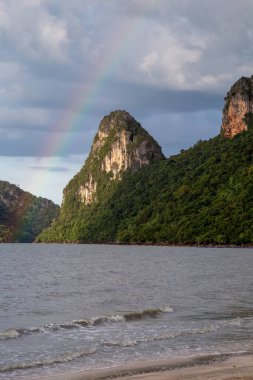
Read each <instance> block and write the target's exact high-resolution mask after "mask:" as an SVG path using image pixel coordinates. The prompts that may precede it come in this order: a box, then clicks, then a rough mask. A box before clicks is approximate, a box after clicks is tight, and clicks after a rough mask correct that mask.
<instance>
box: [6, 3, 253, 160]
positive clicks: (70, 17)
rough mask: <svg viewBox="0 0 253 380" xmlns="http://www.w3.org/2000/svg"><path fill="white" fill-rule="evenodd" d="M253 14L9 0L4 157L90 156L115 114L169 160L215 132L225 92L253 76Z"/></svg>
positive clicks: (201, 6)
mask: <svg viewBox="0 0 253 380" xmlns="http://www.w3.org/2000/svg"><path fill="white" fill-rule="evenodd" d="M252 13H253V3H252V1H251V0H241V1H240V4H239V2H238V0H230V1H229V5H228V4H227V3H225V2H220V1H218V0H213V1H207V0H202V1H201V2H199V1H198V0H182V1H177V0H169V1H168V0H129V1H127V2H126V1H125V0H117V1H116V0H107V1H104V0H85V1H83V0H75V1H74V2H70V1H69V0H61V1H59V0H23V1H22V2H17V1H15V0H8V1H7V0H0V43H1V51H0V137H1V139H0V154H1V155H6V156H43V155H47V154H55V153H54V152H55V151H58V154H60V155H68V154H82V153H83V154H87V152H88V151H89V147H90V144H91V142H92V138H93V135H94V134H95V132H96V129H97V126H98V124H99V121H100V120H101V119H102V117H103V115H104V114H108V113H109V112H110V111H112V110H114V109H127V110H128V111H129V112H131V113H132V114H133V115H134V116H135V117H136V118H137V119H138V120H139V121H140V122H141V123H142V125H143V126H144V127H145V128H147V129H148V130H149V131H150V132H152V133H154V135H155V137H156V139H157V140H158V141H159V142H160V143H161V145H163V148H164V150H165V151H166V153H167V154H170V153H172V152H176V151H178V150H179V149H181V148H183V147H187V146H189V145H190V144H192V143H194V139H196V140H198V139H199V138H209V137H211V136H214V135H216V134H217V133H218V132H219V127H220V116H218V115H221V111H222V107H223V97H224V96H225V94H226V91H228V89H229V87H230V86H231V85H232V84H233V82H234V81H235V80H237V79H238V78H239V77H240V76H242V75H246V76H247V75H251V74H252V72H253V64H252V62H253V43H252V42H253V25H252V21H251V15H252ZM52 140H53V141H56V143H55V145H56V148H55V150H54V149H53V148H52V146H51V144H52ZM62 142H64V144H63V143H62ZM61 145H64V147H63V148H61V149H60V146H61ZM50 146H51V148H50ZM57 146H58V148H57ZM59 150H60V153H59Z"/></svg>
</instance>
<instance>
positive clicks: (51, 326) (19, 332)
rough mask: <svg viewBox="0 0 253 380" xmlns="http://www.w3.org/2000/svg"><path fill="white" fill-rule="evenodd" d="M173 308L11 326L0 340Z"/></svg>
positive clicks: (153, 315) (140, 316)
mask: <svg viewBox="0 0 253 380" xmlns="http://www.w3.org/2000/svg"><path fill="white" fill-rule="evenodd" d="M171 312H173V309H172V307H171V306H166V307H164V308H153V309H144V310H140V311H133V312H129V313H124V314H114V315H100V316H96V317H92V318H90V319H77V320H73V321H70V322H65V323H61V324H56V323H51V324H47V325H44V326H40V327H30V328H17V329H15V328H13V329H7V330H3V331H0V340H4V339H13V338H18V337H20V336H21V335H24V334H32V333H45V332H47V331H48V330H49V331H50V330H52V331H57V330H64V329H74V328H82V327H93V326H97V325H103V324H107V323H114V322H131V321H135V320H140V319H144V318H156V317H157V316H158V315H159V314H161V313H171Z"/></svg>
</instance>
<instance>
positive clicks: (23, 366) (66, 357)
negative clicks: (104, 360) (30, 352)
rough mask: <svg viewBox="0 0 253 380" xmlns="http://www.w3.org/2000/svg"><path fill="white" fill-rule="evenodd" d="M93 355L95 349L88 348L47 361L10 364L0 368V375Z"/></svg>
mask: <svg viewBox="0 0 253 380" xmlns="http://www.w3.org/2000/svg"><path fill="white" fill-rule="evenodd" d="M95 353H96V349H95V348H89V349H87V350H84V351H78V352H70V353H65V354H63V355H61V356H57V357H55V358H49V359H44V360H35V361H32V362H23V363H17V364H12V365H5V366H0V373H1V372H8V371H14V370H19V369H29V368H36V367H43V366H49V365H52V364H57V363H66V362H69V361H72V360H75V359H78V358H81V357H82V356H87V355H92V354H95Z"/></svg>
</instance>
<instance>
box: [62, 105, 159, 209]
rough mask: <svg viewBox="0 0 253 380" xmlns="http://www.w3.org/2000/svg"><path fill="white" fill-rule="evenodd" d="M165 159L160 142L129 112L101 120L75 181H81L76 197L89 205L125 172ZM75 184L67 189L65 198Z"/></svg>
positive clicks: (115, 112)
mask: <svg viewBox="0 0 253 380" xmlns="http://www.w3.org/2000/svg"><path fill="white" fill-rule="evenodd" d="M163 158H164V156H163V154H162V152H161V147H160V146H159V145H158V143H157V142H156V141H155V140H154V139H153V137H151V136H150V135H149V134H148V132H147V131H145V129H143V128H142V127H141V125H140V124H139V123H138V122H137V121H136V120H135V119H134V118H133V117H132V116H131V115H130V114H129V113H128V112H126V111H114V112H111V113H110V114H109V115H107V116H105V117H104V118H103V119H102V121H101V123H100V125H99V129H98V132H97V134H96V136H95V138H94V141H93V144H92V147H91V152H90V154H89V157H88V158H87V160H86V163H85V165H84V167H83V169H82V170H81V172H80V173H79V175H77V176H78V179H75V181H76V180H77V181H78V186H77V188H76V195H75V196H76V197H78V198H79V201H81V203H83V204H85V205H90V204H92V203H94V202H95V201H96V200H97V193H98V189H99V188H101V187H104V186H106V183H109V182H111V181H114V180H120V179H121V178H122V174H123V173H124V172H125V171H126V170H131V171H136V170H137V169H139V168H141V167H142V166H144V165H148V164H149V163H151V162H152V161H154V160H160V159H163ZM72 184H73V182H71V183H70V186H67V188H66V189H65V191H64V199H66V197H67V196H68V193H69V190H70V188H71V189H72ZM63 203H64V202H63Z"/></svg>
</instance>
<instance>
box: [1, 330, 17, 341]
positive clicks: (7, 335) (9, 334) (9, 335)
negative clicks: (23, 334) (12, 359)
mask: <svg viewBox="0 0 253 380" xmlns="http://www.w3.org/2000/svg"><path fill="white" fill-rule="evenodd" d="M19 336H20V332H19V331H18V330H16V329H7V330H3V331H0V340H4V339H14V338H18V337H19Z"/></svg>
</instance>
